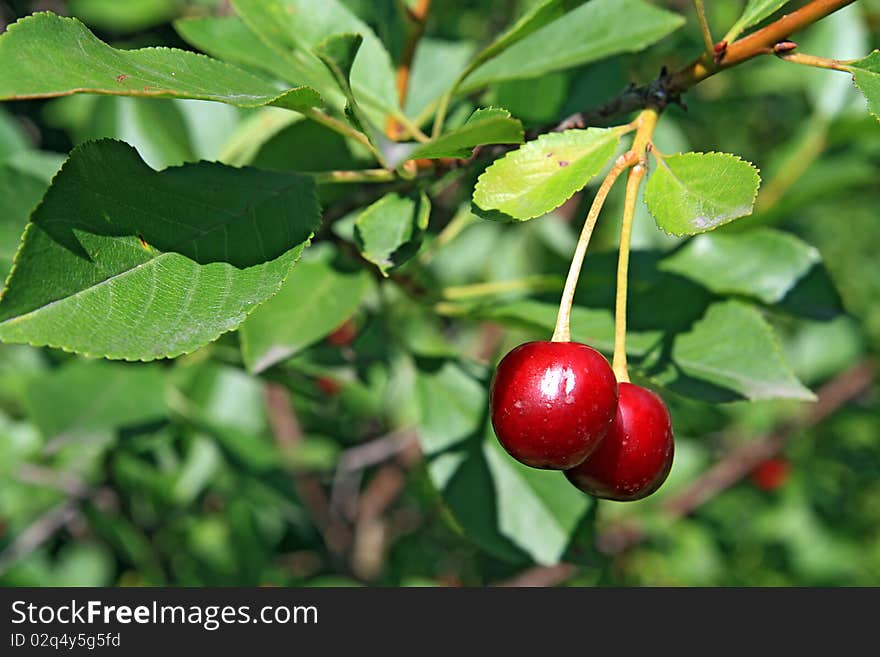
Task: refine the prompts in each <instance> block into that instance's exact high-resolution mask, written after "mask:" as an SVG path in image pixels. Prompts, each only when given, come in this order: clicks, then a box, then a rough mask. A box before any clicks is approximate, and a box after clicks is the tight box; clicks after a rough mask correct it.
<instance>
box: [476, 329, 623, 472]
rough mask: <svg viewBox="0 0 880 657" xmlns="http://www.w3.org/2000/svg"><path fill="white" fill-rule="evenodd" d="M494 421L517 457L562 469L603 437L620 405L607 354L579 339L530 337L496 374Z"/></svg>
mask: <svg viewBox="0 0 880 657" xmlns="http://www.w3.org/2000/svg"><path fill="white" fill-rule="evenodd" d="M491 406H492V426H493V427H494V428H495V434H496V435H497V436H498V440H499V441H500V442H501V445H502V446H503V447H504V449H506V450H507V452H508V453H509V454H510V455H511V456H512V457H513V458H515V459H516V460H517V461H520V462H522V463H525V464H526V465H530V466H532V467H533V468H545V469H549V470H563V469H565V468H570V467H573V466H575V465H577V464H578V463H580V462H581V461H583V460H584V459H585V458H586V457H587V456H588V455H589V454H590V452H592V451H593V450H594V449H595V448H596V446H597V445H598V444H599V441H601V440H602V438H604V437H605V434H606V433H607V432H608V427H609V426H611V421H612V420H613V419H614V413H615V409H616V408H617V379H616V378H615V377H614V372H613V371H612V370H611V367H610V366H609V365H608V361H607V360H605V357H604V356H603V355H602V354H600V353H599V352H598V351H596V350H595V349H593V348H591V347H588V346H587V345H585V344H580V343H578V342H527V343H525V344H521V345H520V346H518V347H516V348H515V349H514V350H513V351H511V352H510V353H509V354H507V355H506V356H505V357H504V358H503V359H502V360H501V362H500V363H499V364H498V369H497V370H496V371H495V375H494V377H493V378H492V390H491Z"/></svg>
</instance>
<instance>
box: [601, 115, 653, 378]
mask: <svg viewBox="0 0 880 657" xmlns="http://www.w3.org/2000/svg"><path fill="white" fill-rule="evenodd" d="M658 118H659V113H658V112H657V110H655V109H653V108H650V107H649V108H648V109H646V110H644V111H642V113H641V114H640V115H639V128H638V130H637V132H636V136H635V139H633V145H632V149H631V151H632V153H633V154H634V155H635V157H636V160H637V163H636V164H635V166H633V167H632V169H630V172H629V177H628V178H627V181H626V195H625V197H624V201H623V221H622V222H621V227H620V253H619V255H618V258H617V294H616V296H615V301H614V357H613V359H612V361H611V368H612V369H613V370H614V374H615V375H616V376H617V380H618V381H621V382H629V371H628V369H627V366H626V298H627V282H628V275H629V248H630V238H631V237H632V227H633V219H634V218H635V215H636V201H637V200H638V197H639V186H640V185H641V183H642V178H644V177H645V170H646V168H647V160H646V156H645V153H646V152H647V150H648V146H649V145H650V144H651V138H652V137H653V135H654V129H655V128H656V127H657V119H658Z"/></svg>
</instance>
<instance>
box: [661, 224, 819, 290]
mask: <svg viewBox="0 0 880 657" xmlns="http://www.w3.org/2000/svg"><path fill="white" fill-rule="evenodd" d="M819 260H820V257H819V252H818V251H817V250H816V249H815V248H813V247H812V246H810V245H809V244H807V243H806V242H803V241H802V240H800V239H798V238H797V237H795V236H794V235H791V234H789V233H783V232H781V231H778V230H772V229H769V228H760V229H757V230H752V231H749V232H747V233H743V234H740V235H730V234H724V233H720V234H714V233H713V234H708V235H698V236H697V237H695V238H694V239H692V240H691V241H690V242H688V243H687V244H686V245H685V246H684V247H683V248H682V249H680V250H679V251H677V252H676V253H674V254H673V255H671V256H670V257H668V258H666V260H665V261H663V263H662V264H661V265H660V268H661V269H662V270H664V271H670V272H673V273H676V274H681V275H682V276H686V277H687V278H690V279H691V280H693V281H696V282H697V283H700V284H701V285H703V286H704V287H706V288H708V289H710V290H712V291H713V292H717V293H718V294H743V295H747V296H751V297H755V298H757V299H759V300H760V301H763V302H764V303H768V304H772V303H777V302H778V301H781V300H782V299H783V298H784V297H785V295H786V294H788V292H789V291H790V290H791V289H792V288H794V286H795V285H796V284H797V282H798V281H799V280H801V279H802V278H803V277H804V276H805V275H806V274H807V273H808V272H809V271H810V270H811V269H812V268H813V266H814V265H815V264H816V263H818V262H819Z"/></svg>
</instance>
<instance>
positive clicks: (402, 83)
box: [385, 0, 431, 140]
mask: <svg viewBox="0 0 880 657" xmlns="http://www.w3.org/2000/svg"><path fill="white" fill-rule="evenodd" d="M430 9H431V0H417V2H416V4H415V6H413V7H411V8H408V9H407V19H408V21H409V25H410V28H409V34H408V35H407V39H406V43H405V44H404V46H403V54H402V55H401V58H400V64H398V66H397V97H398V99H399V101H400V106H401V107H403V106H404V103H405V102H406V95H407V92H408V91H409V75H410V72H411V70H412V63H413V58H414V57H415V54H416V47H417V46H418V44H419V40H420V39H421V38H422V35H423V34H424V33H425V24H426V23H427V22H428V12H429V11H430ZM385 133H386V134H387V135H388V136H389V137H390V138H391V139H395V140H397V139H400V138H401V137H403V135H404V134H406V129H405V128H404V126H402V125H401V124H400V122H399V121H397V120H395V119H394V117H389V119H388V124H387V125H386V128H385Z"/></svg>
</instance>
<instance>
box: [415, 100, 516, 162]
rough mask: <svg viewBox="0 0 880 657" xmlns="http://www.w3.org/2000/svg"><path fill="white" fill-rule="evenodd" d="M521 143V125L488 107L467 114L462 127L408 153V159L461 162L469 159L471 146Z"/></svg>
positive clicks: (506, 115) (507, 114) (501, 110)
mask: <svg viewBox="0 0 880 657" xmlns="http://www.w3.org/2000/svg"><path fill="white" fill-rule="evenodd" d="M522 141H523V129H522V124H521V123H520V122H519V121H518V120H516V119H514V118H512V117H511V116H510V112H508V111H507V110H504V109H498V108H495V107H488V108H485V109H479V110H477V111H476V112H474V113H473V114H471V116H470V118H468V120H467V121H465V123H464V125H462V126H460V127H458V128H455V129H453V130H450V131H449V132H447V133H445V134H443V135H441V136H440V137H438V138H437V139H434V140H433V141H430V142H428V143H427V144H422V145H421V146H419V147H417V148H416V149H415V150H414V151H413V152H412V153H410V155H409V159H410V160H416V159H419V158H427V159H434V158H440V157H459V158H462V157H468V156H470V154H471V153H472V152H473V149H474V147H475V146H482V145H484V144H521V143H522Z"/></svg>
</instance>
